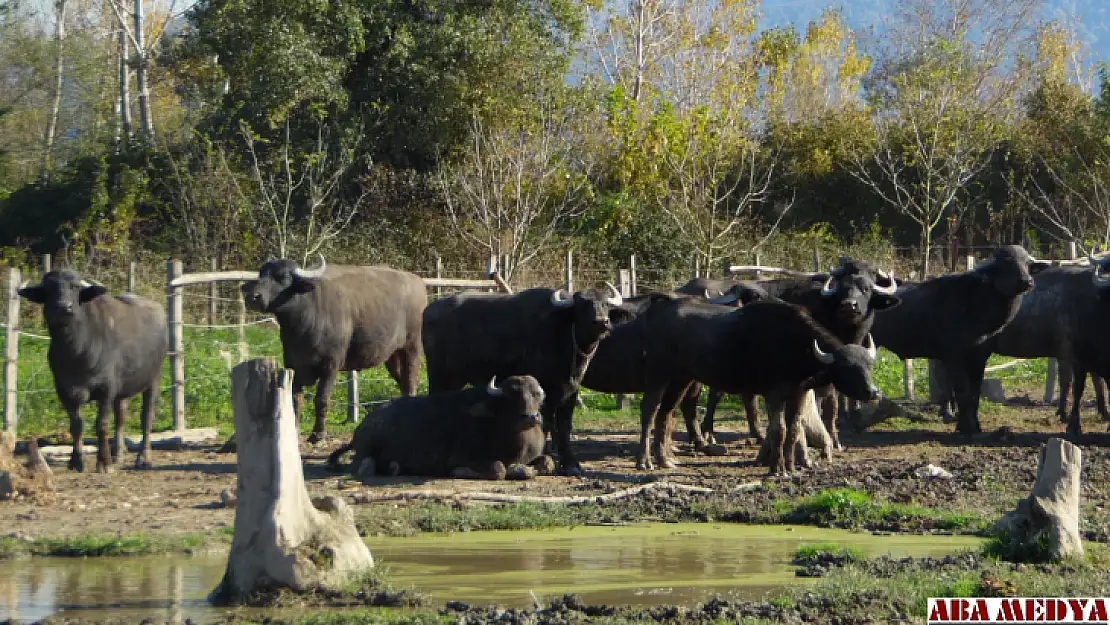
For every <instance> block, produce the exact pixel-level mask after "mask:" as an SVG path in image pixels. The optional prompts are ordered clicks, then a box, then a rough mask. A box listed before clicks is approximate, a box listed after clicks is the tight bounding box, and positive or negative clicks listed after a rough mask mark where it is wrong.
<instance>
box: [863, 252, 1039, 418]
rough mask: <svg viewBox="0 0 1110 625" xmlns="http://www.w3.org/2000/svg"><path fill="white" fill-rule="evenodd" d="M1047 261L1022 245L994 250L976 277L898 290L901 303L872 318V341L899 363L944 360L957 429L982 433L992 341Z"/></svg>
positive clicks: (967, 275) (971, 273)
mask: <svg viewBox="0 0 1110 625" xmlns="http://www.w3.org/2000/svg"><path fill="white" fill-rule="evenodd" d="M1048 266H1049V263H1045V262H1041V261H1038V260H1036V259H1035V258H1033V257H1032V256H1030V255H1029V253H1028V252H1026V251H1025V249H1024V248H1022V247H1021V246H1019V245H1007V246H1004V247H1000V248H998V249H997V250H996V251H995V252H994V255H993V257H992V258H991V259H990V260H988V261H986V262H984V263H982V264H980V265H979V266H978V267H976V268H975V269H974V270H973V271H967V272H963V273H958V274H952V275H947V276H940V277H938V278H931V279H929V280H925V281H923V282H919V283H916V284H913V285H911V286H904V287H903V288H901V289H899V290H898V296H899V297H900V298H901V299H902V304H901V305H900V306H898V307H897V308H893V309H891V310H885V311H883V312H881V313H879V314H878V315H876V317H875V323H874V324H873V325H872V329H871V332H872V334H873V335H874V337H875V341H876V342H877V343H878V344H879V345H881V346H883V347H886V348H887V349H889V350H890V351H892V352H894V353H895V354H897V355H898V357H899V358H901V359H903V360H905V359H907V358H934V359H937V360H940V361H942V363H943V364H944V368H945V371H946V372H947V374H948V376H949V378H950V380H951V384H952V390H953V394H954V395H955V397H956V399H957V413H958V414H957V419H956V420H957V426H956V430H957V431H958V432H961V433H964V434H973V433H977V432H980V431H982V428H981V427H980V424H979V415H978V410H979V390H980V387H981V385H982V382H983V369H984V367H985V366H986V363H987V358H988V357H989V356H990V354H991V350H992V343H991V341H990V339H991V338H992V337H994V336H995V335H996V334H998V333H999V332H1001V331H1002V330H1003V328H1005V327H1006V325H1007V324H1008V323H1010V322H1011V321H1012V320H1013V318H1014V316H1015V315H1016V314H1017V312H1018V309H1019V308H1020V306H1021V301H1022V296H1023V295H1024V294H1025V293H1026V292H1027V291H1029V290H1030V289H1032V288H1033V286H1034V282H1033V277H1032V275H1033V274H1036V273H1038V272H1040V271H1042V270H1043V269H1046V268H1047V267H1048Z"/></svg>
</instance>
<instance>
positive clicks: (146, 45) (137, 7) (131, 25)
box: [108, 0, 180, 142]
mask: <svg viewBox="0 0 1110 625" xmlns="http://www.w3.org/2000/svg"><path fill="white" fill-rule="evenodd" d="M108 5H109V6H110V7H112V12H113V13H115V15H116V19H117V20H118V21H119V27H120V29H121V30H122V31H123V33H124V34H125V35H126V36H127V39H128V40H129V41H130V42H131V47H132V49H133V50H134V52H135V56H134V60H133V63H132V64H133V65H134V66H135V88H136V90H137V91H138V95H139V124H140V127H141V130H142V132H141V135H142V137H143V140H144V141H146V142H152V141H154V116H153V114H152V113H151V109H150V89H149V86H148V84H147V70H148V69H150V61H151V59H152V57H153V55H154V54H153V53H154V46H155V44H156V43H157V42H158V39H159V36H160V35H161V33H162V32H164V31H165V29H166V24H168V23H169V22H170V20H171V19H173V18H174V17H178V16H179V15H180V14H175V13H174V7H175V6H176V5H177V0H170V4H169V7H168V8H167V9H166V12H165V16H164V19H163V20H162V22H161V24H159V25H158V26H157V27H156V28H153V29H152V30H151V32H150V33H149V34H150V38H149V40H148V39H147V34H148V33H147V28H148V24H147V21H146V13H145V8H144V6H143V0H133V2H132V8H131V10H128V9H127V7H126V5H125V4H124V0H108ZM128 18H130V19H128ZM125 110H126V107H123V108H121V115H123V114H126V115H128V116H129V115H130V111H126V113H125ZM128 121H129V120H121V123H124V124H126V123H128Z"/></svg>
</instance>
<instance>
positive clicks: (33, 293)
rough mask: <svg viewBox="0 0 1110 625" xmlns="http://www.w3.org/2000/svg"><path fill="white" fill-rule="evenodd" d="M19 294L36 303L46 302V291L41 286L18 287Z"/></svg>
mask: <svg viewBox="0 0 1110 625" xmlns="http://www.w3.org/2000/svg"><path fill="white" fill-rule="evenodd" d="M19 296H20V297H22V298H24V299H26V300H27V301H29V302H34V303H36V304H42V303H44V302H46V292H45V291H43V290H42V287H41V286H25V287H23V288H22V289H19Z"/></svg>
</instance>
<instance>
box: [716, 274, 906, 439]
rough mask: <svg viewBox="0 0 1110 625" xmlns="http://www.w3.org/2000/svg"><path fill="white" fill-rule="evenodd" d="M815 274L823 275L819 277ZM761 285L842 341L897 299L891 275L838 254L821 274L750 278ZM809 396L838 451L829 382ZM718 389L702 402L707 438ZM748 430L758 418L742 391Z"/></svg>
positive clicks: (857, 334)
mask: <svg viewBox="0 0 1110 625" xmlns="http://www.w3.org/2000/svg"><path fill="white" fill-rule="evenodd" d="M821 278H824V279H823V280H822V279H821ZM754 286H755V287H756V288H759V289H761V293H762V294H761V296H760V297H761V298H764V299H766V298H776V299H780V300H782V301H785V302H789V303H792V304H796V305H799V306H802V307H804V308H805V309H806V310H807V311H808V312H809V314H810V315H811V316H812V317H813V319H814V321H816V322H817V323H819V324H821V326H822V327H824V328H825V329H826V330H828V331H829V332H830V333H832V335H833V336H835V337H836V338H837V339H838V340H840V341H841V342H844V343H853V344H859V343H861V342H862V341H863V339H864V337H865V336H867V334H868V332H870V331H871V325H872V323H873V321H874V319H875V313H876V311H880V310H886V309H889V308H893V307H895V306H898V304H899V300H898V297H897V296H895V295H893V293H894V291H895V289H896V288H897V287H896V285H895V282H894V279H893V278H892V277H891V276H890V275H888V274H887V273H886V272H884V271H881V270H879V269H878V268H876V267H875V266H873V265H872V264H871V263H869V262H867V261H863V260H853V259H851V258H849V257H847V256H842V257H840V264H839V266H837V267H834V268H832V269H831V270H830V271H829V273H827V274H817V275H815V276H809V277H800V278H782V279H775V280H765V281H759V282H756V283H755V285H754ZM814 395H815V397H816V399H817V403H818V405H819V406H820V408H821V418H822V421H824V423H825V428H826V429H827V430H828V431H829V436H831V437H832V441H833V446H834V447H835V448H836V449H838V450H839V449H841V445H840V437H839V434H838V432H837V429H836V414H837V402H836V395H835V393H834V391H833V388H832V386H831V385H828V384H826V385H824V386H823V387H820V388H815V389H814ZM720 396H721V393H720V391H719V390H716V389H711V390H710V394H709V399H708V402H707V406H706V413H705V419H704V421H702V427H701V429H702V432H703V433H704V434H705V435H706V437H707V439H708V440H710V441H713V440H715V439H714V436H713V427H714V424H713V416H714V413H715V412H716V408H717V403H718V401H719V399H720ZM741 400H742V401H743V403H744V412H745V413H746V415H747V419H748V428H749V429H750V430H752V432H753V435H754V436H756V437H757V438H761V437H759V435H758V427H759V426H758V416H757V414H756V404H755V397H754V396H753V395H750V394H747V395H742V396H741Z"/></svg>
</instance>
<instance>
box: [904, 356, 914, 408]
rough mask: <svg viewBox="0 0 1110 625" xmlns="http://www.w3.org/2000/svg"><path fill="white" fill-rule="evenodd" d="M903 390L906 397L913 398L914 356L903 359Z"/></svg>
mask: <svg viewBox="0 0 1110 625" xmlns="http://www.w3.org/2000/svg"><path fill="white" fill-rule="evenodd" d="M902 391H903V392H904V393H905V395H906V399H909V400H911V401H912V400H913V358H907V359H905V360H903V361H902Z"/></svg>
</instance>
